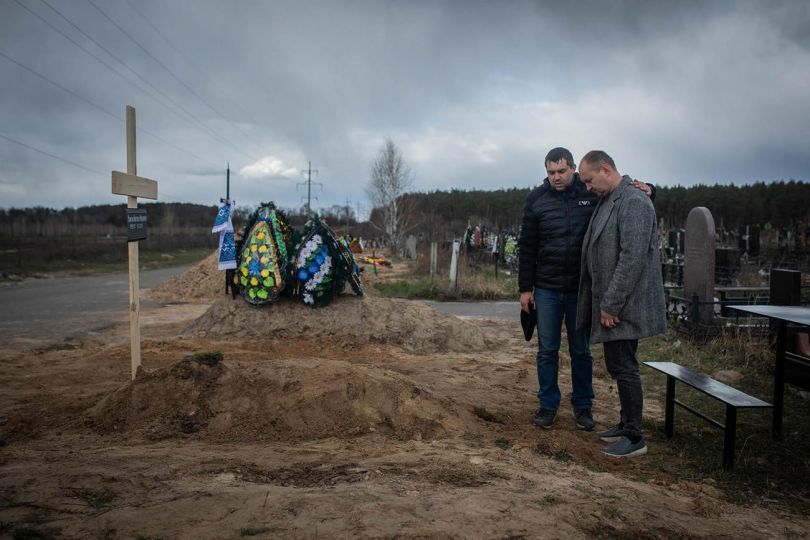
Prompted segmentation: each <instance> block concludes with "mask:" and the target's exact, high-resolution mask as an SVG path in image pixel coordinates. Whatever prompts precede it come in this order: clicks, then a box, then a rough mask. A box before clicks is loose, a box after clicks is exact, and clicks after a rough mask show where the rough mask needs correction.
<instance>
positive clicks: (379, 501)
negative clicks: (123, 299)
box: [0, 296, 810, 538]
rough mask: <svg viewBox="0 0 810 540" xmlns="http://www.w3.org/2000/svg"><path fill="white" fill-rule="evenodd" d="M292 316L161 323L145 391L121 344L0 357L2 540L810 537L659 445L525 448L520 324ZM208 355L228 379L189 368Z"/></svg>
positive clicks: (188, 310) (181, 312)
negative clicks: (742, 502) (616, 452)
mask: <svg viewBox="0 0 810 540" xmlns="http://www.w3.org/2000/svg"><path fill="white" fill-rule="evenodd" d="M386 304H388V305H387V307H386ZM300 307H301V308H302V309H303V310H304V311H302V310H299V309H298V308H299V306H298V305H297V304H293V303H289V302H288V303H279V304H277V305H274V306H271V307H270V308H269V309H265V310H257V309H256V308H252V307H250V306H247V305H246V304H245V303H244V302H240V301H239V300H238V299H237V301H235V302H232V301H231V300H230V299H227V300H223V301H216V302H210V301H208V302H198V303H187V304H181V305H168V306H166V307H155V308H150V309H149V310H146V311H145V312H144V313H143V322H144V327H143V331H142V335H143V340H144V341H143V359H144V365H143V369H142V371H141V372H140V374H139V376H138V378H137V379H136V380H135V381H130V380H129V349H128V342H127V339H128V334H127V328H125V327H115V328H110V329H108V330H106V331H105V332H102V333H96V334H93V335H87V336H84V337H83V338H82V340H81V341H78V340H74V341H70V342H62V343H50V344H49V343H45V342H43V343H39V344H36V345H32V344H26V345H20V346H19V347H18V348H16V349H10V350H9V349H6V350H3V351H2V352H0V366H2V369H0V385H2V388H3V392H2V393H0V410H1V411H2V413H0V414H2V418H0V439H1V440H2V443H1V444H2V447H0V493H1V494H2V495H1V496H2V498H1V499H0V534H3V535H5V536H7V537H12V536H13V535H15V534H16V535H18V537H23V536H22V535H24V534H28V535H29V536H27V537H29V538H31V537H38V536H32V535H34V534H36V533H40V534H41V535H44V536H45V537H47V536H54V537H72V538H239V537H244V536H259V537H268V538H269V537H289V538H319V537H320V538H332V537H337V538H349V537H360V538H592V537H607V538H612V537H616V538H763V537H776V538H778V537H802V536H803V535H806V534H807V531H808V530H810V519H809V518H808V517H807V516H803V515H796V514H791V513H788V512H786V511H780V510H779V509H774V508H760V507H741V506H737V505H735V504H733V503H732V502H730V501H728V500H727V499H725V497H724V496H723V494H722V493H720V492H719V491H718V490H717V489H715V488H714V487H713V486H712V485H711V484H710V483H706V482H694V481H686V480H683V479H679V478H676V477H673V476H671V475H669V474H667V473H665V472H661V471H662V469H661V468H660V467H653V466H652V460H655V459H660V457H661V456H667V457H668V458H673V459H676V458H677V456H671V455H669V454H668V452H669V450H668V448H667V445H666V443H665V441H663V440H661V439H660V438H659V437H658V436H657V435H656V434H651V439H650V447H651V451H650V454H648V456H646V457H644V458H640V459H637V460H630V461H617V460H610V459H607V458H604V457H602V456H601V455H600V454H599V448H600V447H601V446H602V445H601V444H600V443H599V441H598V440H597V439H596V437H595V435H594V434H592V433H585V432H582V431H579V430H577V429H576V428H575V426H574V422H573V419H572V416H571V411H570V409H569V407H568V406H567V404H566V405H564V406H563V408H562V410H561V411H560V415H559V416H558V420H557V424H556V425H555V429H553V430H550V431H540V430H536V429H534V428H532V427H531V425H530V419H531V414H532V410H533V407H534V403H535V399H534V392H535V391H536V386H537V382H536V375H535V370H534V363H533V358H534V350H533V348H534V347H535V346H536V345H535V344H534V342H532V343H531V344H526V343H525V342H524V341H523V340H522V337H521V336H520V330H519V328H516V327H515V325H514V324H513V323H506V322H497V321H475V320H464V321H462V320H459V319H453V318H452V317H450V318H448V317H447V316H445V315H441V314H438V313H436V312H434V311H433V310H430V309H429V308H426V307H424V306H423V305H422V304H418V305H417V304H416V303H407V302H403V303H400V302H391V303H389V302H388V301H386V300H383V299H380V298H371V299H370V298H366V299H364V300H359V299H356V298H353V297H351V296H343V297H340V298H339V299H338V300H337V301H336V302H335V303H334V304H333V305H332V306H330V307H328V308H326V309H323V310H315V311H313V310H311V309H310V308H303V306H300ZM392 313H393V314H394V315H396V314H397V313H399V314H401V320H400V319H399V318H398V317H396V316H394V315H392ZM373 314H379V316H378V317H377V318H376V319H375V318H374V317H373V316H372V315H373ZM307 315H311V316H313V317H315V318H314V319H313V320H311V321H309V322H308V323H306V324H308V325H309V326H307V328H308V329H309V330H308V331H301V332H298V333H295V332H294V328H295V324H293V323H290V322H289V321H297V324H299V325H300V324H302V323H301V320H302V319H303V318H306V317H307ZM414 318H415V319H418V320H419V321H420V323H419V324H420V325H419V326H418V327H417V326H414V325H415V324H416V323H414V322H413V319H414ZM377 319H379V320H377ZM216 321H218V323H217V322H216ZM379 321H383V322H382V323H380V322H379ZM243 325H249V326H250V328H248V329H245V330H242V331H239V330H237V328H239V327H240V326H243ZM251 325H252V326H251ZM217 328H227V329H233V331H231V330H228V331H225V332H221V331H218V330H217ZM368 328H370V329H372V330H368V332H367V329H368ZM257 329H258V331H257ZM279 329H282V330H283V332H282V331H280V330H279ZM364 332H365V333H364ZM374 333H376V335H377V337H376V338H373V337H372V334H374ZM383 334H384V335H383ZM392 336H394V337H392ZM464 339H468V340H469V346H467V347H464V346H461V345H459V343H460V342H463V340H464ZM416 343H427V344H429V345H428V346H416V345H415V344H416ZM208 351H222V352H223V355H224V360H223V361H222V362H221V363H218V364H213V365H207V364H205V363H201V362H199V361H196V360H194V359H193V357H192V356H191V355H193V354H194V353H198V352H208ZM562 356H563V358H562V363H563V367H562V369H561V385H562V388H563V389H567V388H570V377H569V376H568V374H567V373H566V372H567V370H568V363H567V362H568V359H567V357H566V356H565V354H563V355H562ZM597 375H598V376H597V378H596V380H595V386H596V393H597V404H596V407H595V410H594V413H595V416H596V417H597V420H600V421H601V425H602V426H606V425H609V424H610V423H612V422H614V421H615V420H616V417H617V414H618V413H617V407H618V404H617V399H616V396H615V389H614V388H613V387H612V385H611V383H610V381H609V380H608V379H606V378H605V377H604V374H603V370H601V369H598V370H597ZM648 404H649V407H648V409H647V411H646V412H647V413H648V415H649V416H650V417H652V418H659V419H660V418H661V416H662V412H661V411H660V409H659V408H657V407H656V406H655V402H654V401H653V400H649V401H648ZM476 409H477V410H478V414H476V413H475V411H476ZM482 409H485V410H486V412H487V413H489V414H482ZM481 416H486V417H487V418H488V420H489V421H485V420H483V419H482V418H481ZM39 537H43V536H39Z"/></svg>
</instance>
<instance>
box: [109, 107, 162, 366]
mask: <svg viewBox="0 0 810 540" xmlns="http://www.w3.org/2000/svg"><path fill="white" fill-rule="evenodd" d="M137 174H138V167H137V164H136V153H135V108H134V107H130V106H129V105H127V172H126V173H122V172H119V171H113V172H112V192H113V193H114V194H116V195H126V196H127V208H138V197H142V198H144V199H153V200H154V199H157V182H155V181H154V180H150V179H148V178H142V177H140V176H136V175H137ZM127 248H128V250H129V339H130V358H131V366H132V379H135V375H137V373H138V368H139V367H140V365H141V326H140V321H139V318H140V314H141V302H140V296H139V289H140V273H139V269H138V242H128V243H127Z"/></svg>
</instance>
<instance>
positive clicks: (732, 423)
mask: <svg viewBox="0 0 810 540" xmlns="http://www.w3.org/2000/svg"><path fill="white" fill-rule="evenodd" d="M736 440H737V407H732V406H731V405H726V429H725V438H724V440H723V468H724V469H726V470H729V471H730V470H733V469H734V445H735V444H736Z"/></svg>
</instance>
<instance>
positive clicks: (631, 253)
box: [577, 176, 667, 343]
mask: <svg viewBox="0 0 810 540" xmlns="http://www.w3.org/2000/svg"><path fill="white" fill-rule="evenodd" d="M630 182H631V178H630V177H629V176H624V177H623V178H622V181H621V183H620V184H619V186H618V187H617V188H616V189H614V190H613V191H612V192H611V193H610V194H608V195H607V196H606V197H603V198H601V199H600V200H599V204H598V206H597V208H596V211H595V212H594V214H593V217H592V218H591V222H590V224H589V225H588V230H587V232H586V233H585V240H584V241H583V243H582V259H581V274H580V281H579V299H578V305H577V329H580V330H582V329H584V330H586V331H589V332H590V340H591V343H603V342H605V341H616V340H623V339H641V338H645V337H650V336H654V335H656V334H660V333H662V332H664V331H665V330H666V328H667V320H666V307H665V301H664V284H663V280H662V279H661V261H660V259H659V256H658V230H657V226H656V223H655V209H654V208H653V204H652V202H651V201H650V199H649V197H647V195H645V194H644V192H642V191H641V190H638V189H634V188H632V187H631V186H630ZM603 206H604V208H602V207H603ZM600 310H604V311H606V312H607V313H610V314H611V315H617V316H618V317H619V320H620V321H621V322H620V323H619V324H617V325H616V327H614V328H606V327H604V326H602V325H601V323H600V313H599V312H600Z"/></svg>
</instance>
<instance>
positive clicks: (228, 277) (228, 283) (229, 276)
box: [219, 162, 236, 297]
mask: <svg viewBox="0 0 810 540" xmlns="http://www.w3.org/2000/svg"><path fill="white" fill-rule="evenodd" d="M219 202H221V203H225V204H233V201H231V164H230V162H228V164H227V166H226V168H225V198H224V199H222V198H220V199H219ZM233 210H234V209H233V208H231V212H233ZM234 273H235V271H234V270H233V269H228V270H225V294H228V292H229V291H230V292H231V295H232V296H233V297H235V295H236V290H235V289H234V288H233V276H234Z"/></svg>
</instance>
